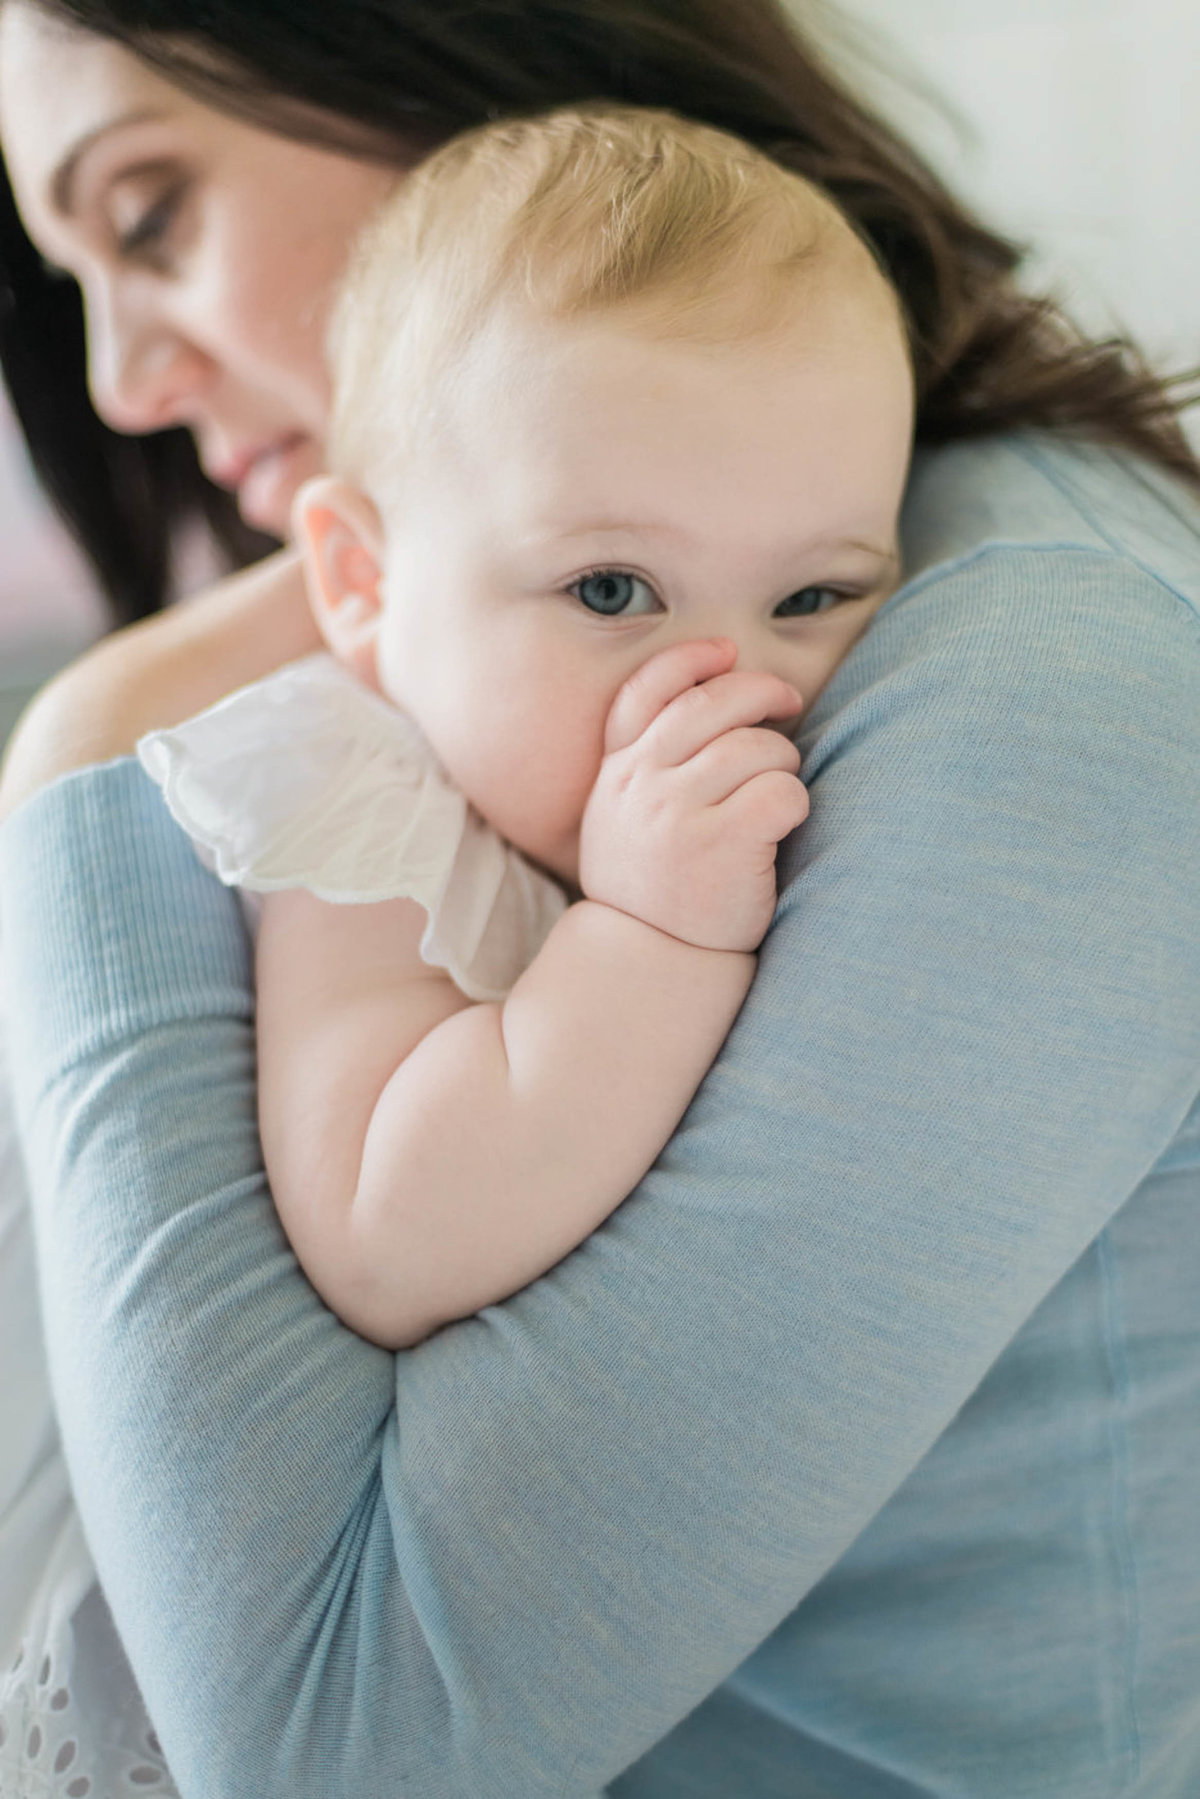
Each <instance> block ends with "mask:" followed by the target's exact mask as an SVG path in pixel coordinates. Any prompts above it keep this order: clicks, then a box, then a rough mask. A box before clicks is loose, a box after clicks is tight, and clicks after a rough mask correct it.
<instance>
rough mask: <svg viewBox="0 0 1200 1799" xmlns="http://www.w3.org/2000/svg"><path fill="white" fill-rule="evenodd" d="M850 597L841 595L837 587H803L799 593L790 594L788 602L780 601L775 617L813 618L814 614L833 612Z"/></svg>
mask: <svg viewBox="0 0 1200 1799" xmlns="http://www.w3.org/2000/svg"><path fill="white" fill-rule="evenodd" d="M849 597H850V596H849V594H844V593H839V591H838V589H837V588H836V587H801V588H800V589H799V590H798V592H796V593H790V594H789V595H788V597H787V599H786V600H780V602H779V604H778V606H777V607H776V608H775V616H776V618H811V617H812V616H813V614H814V613H817V612H830V611H832V609H833V608H834V607H835V606H836V605H837V604H838V602H839V601H840V600H845V599H849Z"/></svg>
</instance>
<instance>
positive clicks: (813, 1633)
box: [0, 439, 1200, 1799]
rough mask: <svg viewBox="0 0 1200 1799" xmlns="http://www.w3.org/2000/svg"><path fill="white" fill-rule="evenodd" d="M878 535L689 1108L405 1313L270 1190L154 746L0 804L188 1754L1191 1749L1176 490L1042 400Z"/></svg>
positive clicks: (51, 1258)
mask: <svg viewBox="0 0 1200 1799" xmlns="http://www.w3.org/2000/svg"><path fill="white" fill-rule="evenodd" d="M906 541H907V547H908V568H909V571H910V577H911V578H910V579H909V580H908V582H907V584H906V585H905V587H904V588H903V589H902V590H901V592H899V593H898V594H897V595H896V596H895V597H894V598H893V599H892V600H891V601H889V603H888V604H887V606H885V607H884V609H883V610H882V611H881V612H880V613H879V615H878V617H877V619H876V621H875V623H874V624H873V626H872V628H871V630H870V632H869V633H868V635H867V636H866V638H865V639H864V640H863V641H862V643H861V644H860V645H859V646H858V648H857V649H856V650H855V651H854V653H853V654H852V655H851V657H850V658H849V659H848V660H847V661H846V662H845V663H844V664H843V665H842V667H841V668H840V669H839V671H838V672H837V674H836V675H835V677H834V679H833V681H832V683H831V684H830V686H829V687H828V688H827V689H826V690H825V692H824V693H823V694H822V695H821V696H820V698H819V699H818V701H817V702H816V704H815V706H814V707H813V709H812V711H811V713H810V715H809V716H808V718H807V719H806V721H805V725H804V729H803V733H802V736H801V738H800V744H801V748H802V750H803V752H804V773H805V778H806V779H807V781H808V782H809V784H810V787H811V792H812V815H811V818H810V820H809V822H808V823H807V824H806V825H805V826H804V827H803V828H802V829H801V830H800V831H799V832H798V833H797V834H796V835H795V837H794V838H793V839H792V840H791V841H790V842H789V844H788V846H787V847H786V851H785V855H784V861H783V867H782V875H783V877H784V879H783V882H782V900H781V904H780V908H779V912H778V917H777V920H776V923H775V925H774V927H773V929H772V932H771V934H770V936H769V938H768V940H767V942H766V944H765V945H764V948H763V951H762V955H761V960H760V967H759V972H758V976H757V979H756V981H755V984H754V987H753V989H752V992H751V995H750V998H749V1000H748V1002H747V1004H746V1006H745V1008H744V1010H743V1012H742V1014H741V1016H740V1018H739V1020H738V1022H737V1024H736V1026H735V1027H734V1030H733V1032H732V1034H731V1036H730V1038H729V1041H728V1043H727V1045H726V1047H725V1050H724V1052H723V1053H722V1055H721V1057H720V1059H719V1061H718V1062H717V1064H716V1066H715V1067H714V1069H713V1070H712V1072H711V1074H710V1075H709V1077H708V1079H707V1080H706V1081H705V1083H704V1085H703V1086H702V1088H701V1089H700V1091H699V1093H698V1094H697V1096H696V1098H695V1101H694V1103H693V1104H692V1106H691V1108H690V1110H689V1111H688V1113H687V1116H686V1117H685V1119H684V1120H683V1123H682V1124H681V1126H680V1128H679V1130H678V1132H677V1133H676V1135H675V1137H674V1138H673V1140H672V1142H671V1143H670V1145H669V1146H668V1148H667V1149H666V1150H665V1151H664V1153H663V1155H662V1156H661V1157H660V1159H659V1161H658V1163H657V1165H656V1166H655V1168H654V1169H653V1171H652V1172H651V1173H650V1174H649V1175H648V1176H647V1178H646V1179H645V1181H644V1182H643V1183H642V1185H641V1186H640V1187H639V1188H638V1190H637V1191H636V1193H635V1194H633V1195H632V1197H631V1198H630V1199H629V1200H628V1201H627V1202H626V1203H625V1204H624V1205H623V1206H622V1207H621V1208H620V1209H619V1210H618V1211H617V1212H616V1214H615V1215H614V1216H613V1217H612V1219H611V1220H610V1221H609V1222H608V1223H607V1224H606V1225H605V1226H604V1227H603V1228H602V1229H601V1230H599V1231H598V1232H597V1233H596V1234H595V1235H594V1236H593V1237H592V1238H590V1239H589V1240H588V1241H587V1242H586V1243H585V1244H584V1245H583V1246H582V1247H581V1248H580V1249H579V1250H577V1251H576V1252H575V1253H574V1254H572V1255H570V1256H568V1257H567V1258H566V1260H565V1261H563V1262H562V1263H561V1264H560V1265H559V1266H558V1267H557V1268H555V1269H554V1270H552V1271H551V1273H549V1274H548V1275H547V1276H545V1277H544V1278H543V1279H541V1280H539V1281H537V1282H536V1283H535V1284H534V1285H533V1286H532V1287H530V1288H528V1289H526V1290H525V1291H524V1292H523V1293H521V1294H519V1295H517V1296H516V1297H514V1298H513V1299H511V1300H510V1301H508V1302H507V1303H506V1304H504V1305H502V1306H497V1307H493V1308H490V1309H488V1310H487V1311H486V1312H484V1313H483V1314H481V1315H480V1316H479V1317H478V1318H474V1319H470V1320H468V1321H466V1322H464V1323H461V1324H458V1325H455V1326H454V1327H452V1328H450V1329H448V1330H446V1331H443V1332H441V1333H439V1334H438V1335H437V1336H435V1337H433V1338H432V1339H431V1340H430V1341H428V1342H427V1343H425V1344H423V1345H422V1346H421V1347H420V1348H418V1349H416V1350H415V1351H411V1352H408V1353H405V1354H401V1355H399V1356H397V1357H395V1358H393V1357H392V1356H390V1355H388V1354H386V1353H384V1352H383V1351H381V1350H378V1349H375V1348H373V1347H371V1346H369V1345H368V1344H366V1343H364V1342H362V1341H360V1340H359V1339H358V1338H356V1337H355V1336H353V1335H352V1334H351V1333H350V1332H349V1331H346V1330H344V1329H343V1328H342V1327H341V1325H339V1324H338V1323H337V1321H336V1320H335V1319H334V1318H333V1317H332V1316H331V1315H330V1313H329V1312H327V1311H326V1310H325V1308H324V1307H323V1306H322V1304H321V1302H320V1301H319V1300H318V1299H317V1298H316V1297H315V1295H314V1294H313V1292H312V1290H311V1288H310V1287H309V1286H308V1284H307V1283H306V1281H305V1279H304V1277H303V1276H302V1275H301V1273H300V1272H299V1270H298V1268H297V1266H296V1263H295V1262H294V1260H293V1258H292V1256H291V1254H290V1253H289V1251H288V1248H287V1245H286V1243H285V1242H284V1239H283V1236H282V1234H281V1232H280V1229H279V1226H278V1224H277V1223H276V1220H275V1217H274V1214H273V1212H272V1209H271V1205H270V1201H269V1199H268V1197H267V1193H266V1190H265V1187H264V1184H263V1179H262V1175H261V1171H260V1162H259V1152H258V1145H257V1141H256V1134H255V1106H254V1064H253V1038H252V1029H251V1004H252V996H251V985H250V977H251V970H250V962H249V958H248V953H247V945H246V941H245V938H244V935H243V931H242V925H241V920H240V916H239V912H238V908H237V903H236V901H235V899H234V897H233V896H232V895H231V894H230V893H228V892H227V891H225V890H224V889H223V888H221V887H220V886H218V885H217V884H216V882H215V881H214V880H213V879H211V878H210V877H209V876H208V875H207V874H206V873H205V872H204V870H203V869H202V868H201V867H200V865H199V863H198V862H197V860H196V858H195V855H194V853H193V851H192V849H191V847H190V845H189V844H188V843H187V841H186V840H185V839H184V837H183V835H182V834H181V833H179V832H178V831H177V830H176V829H175V827H174V826H173V825H172V824H171V823H170V821H169V819H168V818H167V815H166V812H165V811H164V809H163V807H162V804H161V801H160V799H159V796H158V793H157V791H156V790H155V789H154V788H153V787H152V786H151V785H150V783H149V782H148V781H147V779H146V778H145V776H144V775H143V774H142V773H141V771H140V770H139V768H138V767H137V765H136V764H135V763H133V762H130V761H125V762H119V763H114V764H112V765H110V766H108V767H105V768H101V769H98V770H91V771H85V772H83V773H80V774H77V775H74V776H71V777H69V778H68V779H66V780H63V781H61V782H59V783H58V784H56V785H55V786H54V787H53V788H51V789H50V790H49V791H47V792H46V793H44V794H42V795H41V796H39V797H38V798H37V799H35V800H34V801H33V802H32V803H30V804H29V805H27V806H26V807H25V808H23V809H22V811H21V812H19V813H18V814H17V815H16V817H15V818H14V819H13V820H12V821H10V823H9V825H8V826H7V827H6V829H5V831H4V833H3V837H2V839H0V848H2V851H3V889H2V904H3V912H2V930H3V938H4V943H5V955H6V961H7V964H8V968H9V971H10V974H11V979H12V994H11V1008H12V1032H13V1049H14V1058H13V1059H14V1063H15V1065H16V1068H17V1071H18V1076H19V1104H20V1109H21V1115H22V1118H23V1124H24V1129H25V1132H26V1134H27V1141H28V1152H29V1158H30V1163H31V1169H32V1174H33V1179H34V1185H35V1205H36V1208H37V1216H38V1231H39V1239H40V1250H41V1255H42V1261H43V1270H44V1288H45V1292H44V1301H45V1315H46V1324H47V1332H48V1336H49V1342H50V1352H51V1360H52V1367H53V1373H54V1378H55V1382H56V1387H57V1393H58V1398H59V1403H60V1408H61V1416H62V1427H63V1432H64V1437H65V1440H66V1444H67V1449H68V1453H69V1458H70V1462H71V1467H72V1471H73V1475H74V1479H75V1482H76V1486H77V1490H78V1498H79V1504H80V1507H81V1509H82V1513H83V1516H84V1519H85V1522H86V1525H87V1529H88V1533H89V1537H90V1540H91V1544H92V1547H93V1550H94V1553H95V1557H96V1561H97V1564H98V1566H99V1569H100V1573H101V1576H102V1579H103V1581H104V1583H105V1586H106V1588H107V1590H108V1593H109V1596H110V1600H111V1603H112V1606H113V1609H114V1612H115V1614H116V1617H117V1620H118V1623H119V1625H120V1627H121V1629H122V1631H123V1633H124V1635H125V1637H126V1640H127V1643H128V1647H129V1652H130V1656H131V1659H132V1661H133V1665H134V1667H135V1669H136V1671H137V1674H138V1676H139V1679H140V1681H141V1683H142V1686H143V1689H144V1691H145V1694H146V1698H147V1701H148V1703H149V1706H150V1710H151V1712H152V1714H153V1716H154V1718H155V1720H156V1723H157V1725H158V1728H159V1732H160V1735H161V1737H162V1740H163V1743H164V1746H165V1749H166V1752H167V1755H168V1758H169V1760H170V1762H171V1764H172V1767H173V1769H174V1772H175V1775H176V1778H177V1780H178V1782H179V1785H180V1787H181V1789H182V1792H183V1793H184V1794H185V1795H186V1799H451V1796H453V1799H539V1796H543V1795H545V1796H549V1795H554V1796H556V1799H582V1796H585V1795H595V1794H597V1793H598V1792H600V1791H601V1790H604V1791H606V1792H608V1793H610V1794H612V1795H615V1796H619V1799H685V1796H686V1799H932V1796H934V1795H936V1796H937V1799H1022V1796H1025V1795H1028V1796H1029V1799H1116V1796H1117V1795H1121V1796H1122V1799H1132V1796H1134V1795H1139V1796H1144V1799H1195V1795H1196V1794H1197V1793H1198V1792H1200V1622H1198V1621H1200V1553H1198V1542H1200V1498H1198V1495H1200V1298H1198V1296H1200V1108H1197V1106H1196V1099H1197V1093H1198V1090H1200V621H1198V619H1197V611H1196V608H1197V600H1198V597H1200V511H1198V510H1197V509H1196V508H1194V507H1193V506H1192V505H1191V503H1190V502H1189V501H1187V500H1186V499H1184V498H1183V497H1182V496H1181V494H1180V493H1179V492H1178V491H1177V490H1174V489H1173V488H1172V487H1171V486H1170V485H1169V484H1168V483H1166V482H1164V481H1161V480H1159V479H1158V478H1157V477H1152V476H1148V475H1146V474H1145V473H1144V472H1139V471H1138V470H1137V469H1135V468H1134V467H1132V466H1131V465H1129V464H1128V463H1122V462H1121V461H1120V460H1119V459H1117V458H1115V457H1112V456H1109V455H1108V454H1106V453H1103V452H1076V451H1072V450H1069V449H1063V448H1050V447H1048V446H1047V444H1046V442H1045V441H1038V440H1036V439H1027V440H1018V439H1014V440H1011V441H1008V442H1003V443H994V444H985V445H981V446H977V447H969V448H968V447H959V448H955V449H953V450H950V451H947V452H943V453H941V454H939V455H937V456H934V457H926V458H925V459H924V460H923V462H922V464H921V466H920V468H919V470H918V472H917V474H916V476H915V478H914V482H913V488H912V495H911V502H910V505H909V508H908V514H907V523H906ZM485 1198H486V1196H485Z"/></svg>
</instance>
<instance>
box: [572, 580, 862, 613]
mask: <svg viewBox="0 0 1200 1799" xmlns="http://www.w3.org/2000/svg"><path fill="white" fill-rule="evenodd" d="M567 592H568V593H570V594H574V596H575V598H576V599H577V600H578V601H579V602H580V604H581V605H582V606H586V608H587V610H588V611H589V612H594V613H597V614H598V615H599V616H601V617H603V618H634V617H640V616H644V615H645V614H646V613H650V612H660V611H662V602H661V601H660V600H659V598H658V595H657V594H656V593H655V591H654V589H653V588H652V587H651V585H650V583H649V582H648V581H646V580H645V579H643V577H642V576H641V575H635V574H632V573H631V572H630V571H629V570H628V569H622V568H596V569H592V570H590V571H589V572H588V573H587V574H586V575H580V576H579V577H578V578H577V579H576V580H574V581H572V582H570V583H569V585H568V587H567ZM859 597H860V596H859V595H857V594H853V593H845V592H843V591H842V590H841V589H840V588H837V587H815V586H814V587H800V588H798V589H797V590H796V592H795V593H791V594H789V595H788V597H787V599H786V600H781V601H780V602H779V604H778V606H777V607H776V608H775V612H774V616H775V617H776V618H814V617H816V616H817V614H818V613H822V612H831V611H832V610H833V608H834V607H835V606H837V605H839V604H840V603H841V601H842V600H853V599H857V598H859Z"/></svg>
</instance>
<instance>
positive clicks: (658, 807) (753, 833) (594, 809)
mask: <svg viewBox="0 0 1200 1799" xmlns="http://www.w3.org/2000/svg"><path fill="white" fill-rule="evenodd" d="M736 654H737V652H736V648H735V646H734V644H733V643H731V642H730V640H729V639H728V638H714V639H706V640H703V641H700V642H696V643H681V644H675V645H673V646H672V647H671V648H670V649H668V650H663V651H662V652H661V653H660V654H659V655H657V656H652V657H651V658H650V660H649V661H648V662H645V663H643V665H642V667H641V668H639V669H638V671H637V673H636V674H635V675H633V676H632V677H631V678H630V679H629V680H628V681H626V683H625V685H624V686H623V687H622V689H621V691H620V692H619V693H618V695H617V697H616V699H615V700H614V701H613V704H612V709H611V711H610V712H609V715H608V721H607V724H606V727H605V733H604V759H603V761H602V762H601V764H600V773H599V774H598V775H597V777H596V783H595V786H594V787H593V788H592V792H591V795H590V797H589V799H588V803H587V806H586V808H585V810H584V814H583V822H582V824H581V826H580V836H579V885H580V887H581V889H582V891H583V893H584V895H585V896H586V898H588V899H591V900H598V901H601V902H603V903H604V904H606V905H610V906H615V907H616V908H617V909H618V910H619V911H622V912H629V913H632V914H633V916H634V917H635V918H641V919H644V920H645V922H646V923H647V924H651V925H655V926H656V927H657V928H658V929H659V930H661V931H666V932H669V934H670V935H671V936H672V937H679V938H682V939H683V941H684V942H686V943H694V944H696V945H697V946H698V947H699V948H701V949H723V950H754V949H757V948H758V945H759V944H760V943H761V941H762V939H763V936H764V935H765V933H766V929H767V926H768V925H769V924H770V922H771V915H772V913H773V911H774V909H775V851H776V848H777V846H778V844H779V841H780V839H781V838H783V837H786V836H787V834H788V832H789V831H794V830H795V828H796V826H797V825H799V824H801V823H802V822H803V820H804V819H805V818H806V817H807V816H808V794H807V791H806V790H805V788H804V786H803V784H802V783H801V781H800V780H799V779H798V770H799V768H800V752H799V751H798V750H797V748H796V746H795V744H793V743H791V742H789V740H788V739H787V738H786V737H784V736H783V735H782V733H781V732H779V731H771V730H767V729H765V728H763V727H762V725H761V721H762V720H763V719H767V718H788V717H790V716H791V715H792V714H793V713H796V712H798V711H799V710H800V707H801V704H802V701H801V699H800V696H799V695H798V694H797V692H796V690H795V688H794V687H789V685H788V683H787V682H786V681H783V680H780V678H779V677H778V676H777V675H769V674H762V673H758V674H753V673H749V672H746V671H743V670H737V671H735V670H733V669H732V668H731V666H730V665H731V663H732V662H733V661H734V660H735V659H736Z"/></svg>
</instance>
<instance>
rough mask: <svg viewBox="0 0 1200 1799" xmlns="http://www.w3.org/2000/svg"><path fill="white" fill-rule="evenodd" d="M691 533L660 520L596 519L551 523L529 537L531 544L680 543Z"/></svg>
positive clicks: (555, 521) (539, 528)
mask: <svg viewBox="0 0 1200 1799" xmlns="http://www.w3.org/2000/svg"><path fill="white" fill-rule="evenodd" d="M692 535H693V534H692V532H690V531H686V530H683V529H682V528H681V527H679V526H677V525H667V524H663V523H662V521H661V520H654V519H639V518H599V519H565V520H558V519H556V520H553V521H551V522H548V523H546V524H545V525H542V526H539V527H538V529H537V530H535V531H532V532H531V533H530V539H531V541H534V542H546V543H548V542H550V541H552V540H553V541H555V542H557V541H559V540H561V539H563V538H566V537H667V538H675V539H676V540H679V541H683V540H686V539H688V538H690V537H691V536H692Z"/></svg>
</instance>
